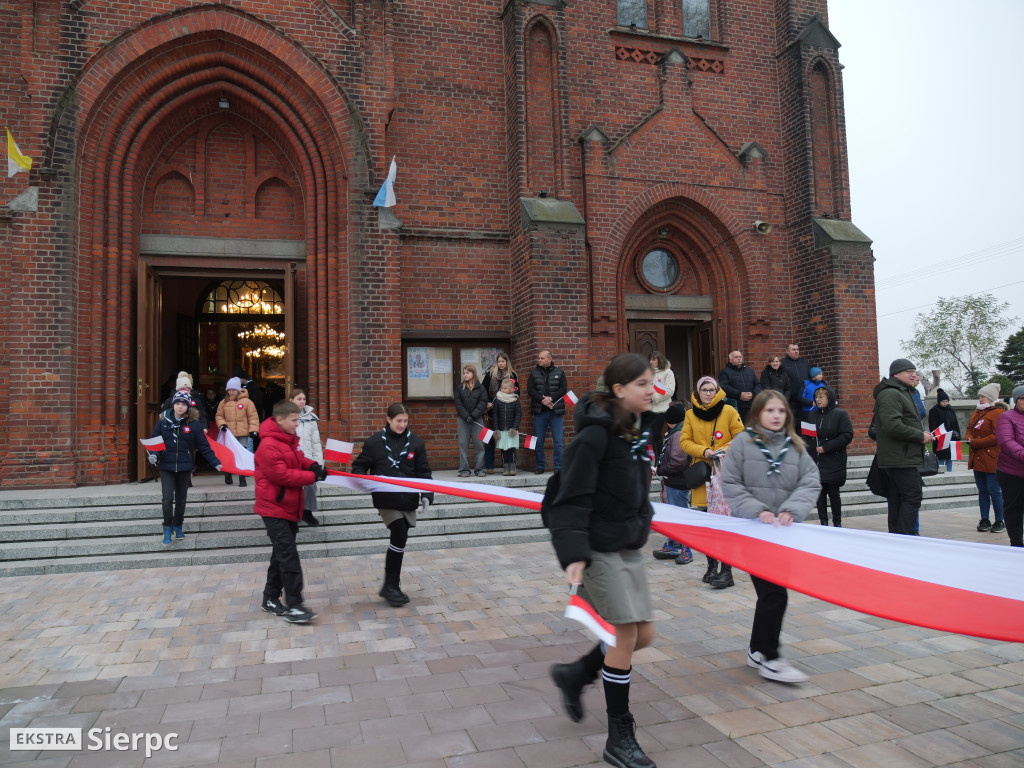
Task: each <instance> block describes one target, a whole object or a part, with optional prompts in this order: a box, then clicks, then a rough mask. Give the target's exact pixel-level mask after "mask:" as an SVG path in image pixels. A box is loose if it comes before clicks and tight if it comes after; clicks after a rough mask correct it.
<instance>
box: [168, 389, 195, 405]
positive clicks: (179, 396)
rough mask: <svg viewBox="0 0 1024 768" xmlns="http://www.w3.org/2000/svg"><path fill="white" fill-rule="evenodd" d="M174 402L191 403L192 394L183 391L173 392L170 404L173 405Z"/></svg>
mask: <svg viewBox="0 0 1024 768" xmlns="http://www.w3.org/2000/svg"><path fill="white" fill-rule="evenodd" d="M175 403H184V404H185V405H192V395H190V394H189V393H188V392H185V391H180V392H175V393H174V397H173V398H171V405H172V406H173V405H174V404H175Z"/></svg>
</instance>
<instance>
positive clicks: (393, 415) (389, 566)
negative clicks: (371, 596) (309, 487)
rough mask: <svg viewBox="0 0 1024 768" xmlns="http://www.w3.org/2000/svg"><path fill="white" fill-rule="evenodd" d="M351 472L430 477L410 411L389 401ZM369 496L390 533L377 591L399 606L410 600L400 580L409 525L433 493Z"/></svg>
mask: <svg viewBox="0 0 1024 768" xmlns="http://www.w3.org/2000/svg"><path fill="white" fill-rule="evenodd" d="M352 472H354V473H355V474H357V475H386V476H387V477H419V478H424V479H427V480H429V479H430V478H431V473H430V465H429V464H428V463H427V446H426V444H425V443H424V442H423V440H422V439H421V438H420V436H419V435H414V434H413V433H412V430H411V429H409V411H408V410H407V409H406V407H405V405H403V404H402V403H392V404H391V405H390V406H389V407H388V412H387V424H386V425H385V426H384V428H383V429H381V431H380V432H375V433H374V434H372V435H370V436H369V437H368V438H366V440H364V441H363V450H362V451H361V452H360V453H359V455H358V456H357V457H356V459H355V461H353V462H352ZM370 499H371V501H372V502H373V506H374V507H376V509H377V514H378V515H380V518H381V520H383V521H384V525H386V526H387V528H388V531H389V532H390V536H391V538H390V541H389V542H388V548H387V553H386V554H385V555H384V586H382V587H381V589H380V593H379V594H380V596H381V597H382V598H384V600H386V601H387V603H388V605H390V606H392V607H393V608H398V607H401V606H403V605H405V604H406V603H408V602H409V596H408V595H407V594H405V592H403V591H402V584H401V578H402V560H403V559H404V558H405V545H406V543H407V542H408V540H409V529H410V528H415V527H416V510H417V509H422V511H423V512H426V511H427V508H428V507H429V506H430V504H431V503H432V502H433V501H434V494H432V493H415V492H412V493H393V492H375V493H372V494H370Z"/></svg>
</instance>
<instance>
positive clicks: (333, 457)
mask: <svg viewBox="0 0 1024 768" xmlns="http://www.w3.org/2000/svg"><path fill="white" fill-rule="evenodd" d="M354 447H355V446H354V445H352V443H346V442H343V441H341V440H328V441H327V445H325V446H324V458H325V459H327V460H328V461H337V462H340V463H341V464H348V463H349V462H350V461H352V449H353V448H354Z"/></svg>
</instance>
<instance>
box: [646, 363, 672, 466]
mask: <svg viewBox="0 0 1024 768" xmlns="http://www.w3.org/2000/svg"><path fill="white" fill-rule="evenodd" d="M651 368H653V369H654V403H653V404H652V405H651V413H653V414H654V421H653V422H652V423H651V439H652V440H653V442H652V444H651V445H652V447H653V448H654V455H655V456H661V433H662V431H663V430H664V429H665V413H666V412H667V411H668V409H669V406H670V405H672V398H673V397H674V396H675V394H676V375H675V374H674V373H673V372H672V363H670V362H669V361H668V360H666V359H665V353H664V352H661V351H660V350H657V349H656V350H654V351H653V352H651ZM659 390H661V392H664V394H661V393H660V392H659Z"/></svg>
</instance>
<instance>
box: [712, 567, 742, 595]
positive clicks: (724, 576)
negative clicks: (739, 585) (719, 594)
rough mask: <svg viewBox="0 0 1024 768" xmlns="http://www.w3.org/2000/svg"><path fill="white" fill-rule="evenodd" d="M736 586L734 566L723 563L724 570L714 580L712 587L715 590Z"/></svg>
mask: <svg viewBox="0 0 1024 768" xmlns="http://www.w3.org/2000/svg"><path fill="white" fill-rule="evenodd" d="M735 584H736V582H735V581H733V580H732V566H731V565H726V564H725V563H722V570H721V571H719V572H718V575H717V576H716V577H715V578H714V579H713V580H712V582H711V586H712V587H714V588H715V589H727V588H728V587H732V586H735Z"/></svg>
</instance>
